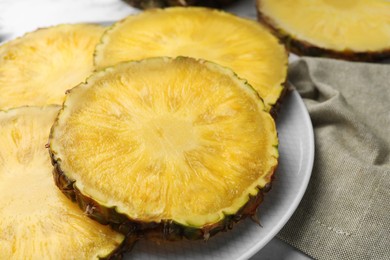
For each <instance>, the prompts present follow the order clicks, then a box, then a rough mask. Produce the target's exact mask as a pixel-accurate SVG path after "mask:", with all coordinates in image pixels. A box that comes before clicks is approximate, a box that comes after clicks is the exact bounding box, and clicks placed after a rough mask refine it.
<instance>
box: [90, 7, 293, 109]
mask: <svg viewBox="0 0 390 260" xmlns="http://www.w3.org/2000/svg"><path fill="white" fill-rule="evenodd" d="M158 56H169V57H177V56H190V57H194V58H199V59H205V60H210V61H213V62H215V63H218V64H220V65H222V66H226V67H228V68H231V69H232V70H233V71H235V72H236V73H237V74H238V76H240V77H241V78H244V79H246V80H248V82H249V84H251V85H252V86H253V88H255V89H256V90H257V91H258V93H259V94H260V96H261V97H262V98H263V100H264V103H265V104H266V109H267V110H269V109H270V108H271V107H273V106H274V105H275V104H276V103H277V101H278V100H279V97H280V96H281V94H282V91H283V89H284V88H283V83H284V82H285V80H286V75H287V53H286V51H285V49H284V47H283V46H282V45H281V44H279V42H278V40H277V38H275V37H274V36H273V35H272V34H271V33H270V32H268V30H266V29H265V28H263V27H262V26H261V25H259V24H258V23H257V22H255V21H251V20H248V19H244V18H240V17H237V16H234V15H232V14H228V13H226V12H222V11H217V10H211V9H207V8H197V7H190V8H184V7H175V8H166V9H155V10H149V11H146V12H143V13H141V14H138V15H132V16H129V17H128V18H126V19H125V20H122V21H119V22H117V23H116V24H114V25H113V26H112V28H110V29H108V30H107V31H106V32H105V34H104V36H103V38H102V42H101V43H100V44H99V45H98V46H97V48H96V53H95V65H96V66H97V67H98V68H103V67H106V66H110V65H114V64H116V63H118V62H122V61H127V60H140V59H144V58H149V57H158Z"/></svg>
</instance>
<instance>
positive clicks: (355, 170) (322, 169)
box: [278, 58, 390, 260]
mask: <svg viewBox="0 0 390 260" xmlns="http://www.w3.org/2000/svg"><path fill="white" fill-rule="evenodd" d="M289 81H290V82H291V83H292V85H293V86H295V88H296V89H297V90H298V92H299V93H300V94H301V96H302V97H303V99H304V102H305V104H306V106H307V108H308V111H309V114H310V117H311V120H312V123H313V128H314V134H315V145H316V149H315V153H316V155H315V161H314V168H313V172H312V177H311V180H310V183H309V186H308V189H307V191H306V193H305V196H304V198H303V200H302V201H301V203H300V205H299V207H298V209H297V210H296V212H295V213H294V215H293V216H292V218H291V219H290V221H289V222H288V223H287V225H286V226H285V227H284V228H283V229H282V231H281V232H280V233H279V234H278V237H279V238H280V239H282V240H284V241H286V242H287V243H289V244H291V245H292V246H294V247H296V248H298V249H299V250H301V251H303V252H305V253H306V254H308V255H309V256H311V257H313V258H316V259H338V260H339V259H353V260H360V259H362V260H363V259H364V260H366V259H386V260H388V259H390V65H388V64H387V65H386V64H366V63H356V62H355V63H352V62H345V61H336V60H331V59H321V58H303V59H300V60H298V61H296V62H294V63H292V64H291V66H290V72H289Z"/></svg>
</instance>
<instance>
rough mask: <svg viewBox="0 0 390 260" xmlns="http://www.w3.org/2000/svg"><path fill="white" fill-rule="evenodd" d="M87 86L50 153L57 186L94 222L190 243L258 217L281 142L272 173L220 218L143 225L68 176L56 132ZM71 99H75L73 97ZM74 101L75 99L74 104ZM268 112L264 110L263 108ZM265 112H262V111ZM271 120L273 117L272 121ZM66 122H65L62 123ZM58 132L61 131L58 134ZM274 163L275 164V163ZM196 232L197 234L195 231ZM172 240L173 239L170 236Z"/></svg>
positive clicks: (77, 90)
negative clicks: (169, 234)
mask: <svg viewBox="0 0 390 260" xmlns="http://www.w3.org/2000/svg"><path fill="white" fill-rule="evenodd" d="M160 59H164V60H165V61H170V60H172V59H170V58H150V59H148V60H149V61H150V60H156V61H158V60H160ZM178 59H184V60H186V59H188V60H193V59H191V58H185V57H179V58H176V60H178ZM148 60H146V61H145V60H144V61H138V62H130V63H142V62H147V61H148ZM199 62H202V63H204V64H206V65H207V66H208V67H209V68H214V69H215V70H218V71H219V72H221V73H225V74H226V75H228V76H229V77H233V76H234V73H233V72H232V71H231V70H229V69H227V68H224V69H223V68H222V67H220V66H219V65H217V64H214V63H211V62H206V61H199ZM130 63H122V64H121V65H117V66H116V67H120V66H123V67H125V66H126V64H130ZM114 69H115V68H107V69H105V70H103V71H99V72H96V73H95V75H93V76H91V77H90V78H89V79H88V80H87V83H86V84H92V82H94V81H95V78H99V77H100V76H103V75H105V74H106V73H107V72H110V71H113V70H114ZM233 78H234V80H237V83H238V84H240V85H242V84H244V85H246V89H245V90H244V89H243V90H244V91H248V93H249V92H251V93H252V94H250V95H251V96H252V95H253V96H256V98H257V99H258V101H259V102H256V104H257V105H258V106H260V107H261V106H263V105H262V102H261V99H260V97H259V96H258V95H257V93H256V91H255V90H253V89H252V88H251V87H250V86H249V85H248V84H246V82H245V81H243V80H239V79H237V78H235V77H233ZM86 84H81V85H80V86H78V87H76V88H74V89H73V90H71V91H70V92H69V93H68V96H67V98H66V101H65V103H64V107H63V109H62V110H61V111H60V114H59V116H58V117H57V120H56V122H55V123H54V126H53V128H52V131H51V135H50V141H49V145H50V149H49V152H50V154H51V158H52V163H53V165H54V168H55V170H54V174H55V182H56V184H57V186H58V187H59V188H60V189H61V190H62V191H63V192H64V193H65V194H66V195H67V196H68V197H69V198H71V199H72V200H74V201H77V202H78V204H79V206H80V207H81V208H82V209H84V210H85V209H93V210H86V211H87V213H88V214H89V215H90V216H91V217H92V218H94V219H96V220H98V221H99V222H101V223H104V224H110V225H111V226H113V227H114V228H115V229H116V230H119V231H121V232H123V233H124V234H126V233H128V232H134V230H138V231H139V230H142V233H145V232H146V233H148V234H150V235H151V236H154V235H153V234H160V235H162V236H163V237H164V238H167V236H168V235H166V234H165V235H164V234H163V233H164V232H162V233H161V232H157V230H166V228H165V229H164V228H163V227H164V225H165V226H167V225H168V226H170V225H173V227H175V228H173V229H174V230H175V232H173V233H174V235H172V237H171V238H168V239H172V240H174V239H176V238H179V237H186V238H188V239H198V238H201V237H207V236H209V235H210V234H211V235H213V234H215V233H217V231H220V230H226V229H228V228H230V227H231V225H232V223H234V222H237V221H239V220H240V219H242V218H245V217H246V216H252V215H254V214H255V209H256V208H257V206H258V205H259V204H260V203H261V201H262V197H263V193H264V191H265V190H268V189H269V186H270V182H271V179H272V176H273V174H274V172H275V169H276V166H277V157H278V151H277V140H275V142H276V143H275V145H274V146H273V148H274V149H273V156H274V159H275V164H274V166H273V167H272V168H270V169H269V172H268V173H267V174H266V175H265V176H264V177H262V178H259V179H258V180H257V181H255V182H253V183H252V184H251V185H250V187H248V188H247V189H246V191H245V192H244V194H246V195H244V196H242V197H240V199H237V200H236V201H235V204H234V205H233V206H231V207H229V208H225V209H223V210H222V211H220V212H218V213H217V214H212V215H209V216H207V215H202V216H194V217H193V218H187V219H185V220H184V219H180V218H175V219H173V220H169V219H161V220H160V221H153V220H150V221H143V220H141V219H137V218H133V217H132V216H129V215H128V214H126V211H122V209H121V207H119V206H118V205H112V204H111V205H110V203H109V202H107V200H105V199H104V198H99V196H100V195H98V194H97V193H95V192H94V191H92V192H91V190H87V189H86V188H85V187H84V185H83V184H82V182H80V181H79V180H78V181H76V180H75V179H74V177H73V176H74V173H72V172H71V170H69V171H67V172H66V169H65V172H64V168H63V165H62V161H61V155H59V154H58V153H59V151H60V150H61V148H59V147H58V144H57V143H56V142H55V141H54V140H55V138H56V135H58V134H57V133H56V128H58V127H60V126H59V125H60V124H63V122H61V123H59V120H60V119H61V118H62V117H65V118H66V117H67V116H69V113H71V112H69V111H70V109H66V107H68V106H72V104H74V103H76V104H77V103H78V102H79V101H78V100H79V99H80V101H81V96H82V94H81V93H82V92H84V91H88V87H87V85H86ZM73 95H74V97H72V98H71V96H73ZM71 99H73V101H72V103H71V101H70V100H71ZM262 109H264V107H263V108H262ZM260 110H261V109H260ZM269 118H271V117H269ZM61 120H64V119H61ZM274 131H276V129H274ZM57 132H58V131H57ZM274 159H273V160H274ZM191 230H193V231H191ZM168 237H169V236H168Z"/></svg>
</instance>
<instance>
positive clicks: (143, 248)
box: [125, 90, 314, 260]
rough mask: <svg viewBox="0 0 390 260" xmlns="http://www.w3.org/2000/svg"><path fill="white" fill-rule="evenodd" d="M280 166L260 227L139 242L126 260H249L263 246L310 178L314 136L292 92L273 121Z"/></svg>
mask: <svg viewBox="0 0 390 260" xmlns="http://www.w3.org/2000/svg"><path fill="white" fill-rule="evenodd" d="M277 127H278V133H279V140H280V145H279V152H280V161H279V167H278V171H277V172H276V174H275V179H274V182H273V185H272V189H271V191H270V192H269V193H268V194H267V195H266V196H265V198H264V203H263V204H261V205H260V208H259V211H258V215H259V219H260V222H261V224H262V227H260V226H258V225H257V224H255V223H254V222H253V221H251V220H250V219H246V220H243V221H242V222H240V223H238V224H236V225H235V226H234V228H233V230H230V231H228V232H225V233H220V234H217V235H216V236H215V237H212V238H211V239H210V240H208V241H207V242H205V241H179V242H164V243H162V244H156V243H154V242H148V241H140V242H138V243H137V244H136V245H135V247H134V249H133V250H132V251H131V252H130V253H128V254H127V255H126V256H125V259H169V260H171V259H191V260H192V259H199V260H204V259H216V260H220V259H224V260H225V259H248V258H250V257H251V256H253V255H254V254H255V253H256V252H258V251H259V250H260V249H261V248H262V247H263V246H265V245H266V244H267V243H268V242H269V241H270V240H271V239H272V238H273V237H274V236H275V235H276V234H277V233H278V232H279V230H280V229H281V228H282V227H283V226H284V225H285V224H286V222H287V220H288V219H289V218H290V217H291V215H292V214H293V212H294V211H295V209H296V208H297V206H298V204H299V202H300V201H301V199H302V196H303V194H304V192H305V190H306V187H307V184H308V182H309V179H310V175H311V170H312V166H313V160H314V135H313V128H312V124H311V121H310V118H309V115H308V112H307V110H306V108H305V106H304V104H303V102H302V99H301V98H300V96H299V94H298V93H297V92H296V91H295V90H294V91H292V92H291V93H290V95H289V96H288V97H287V98H286V100H285V102H284V103H283V106H282V110H281V112H280V114H279V117H278V121H277Z"/></svg>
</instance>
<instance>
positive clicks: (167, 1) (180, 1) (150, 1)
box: [125, 0, 237, 9]
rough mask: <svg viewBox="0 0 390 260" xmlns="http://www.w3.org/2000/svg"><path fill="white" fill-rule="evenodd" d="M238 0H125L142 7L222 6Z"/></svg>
mask: <svg viewBox="0 0 390 260" xmlns="http://www.w3.org/2000/svg"><path fill="white" fill-rule="evenodd" d="M235 1H237V0H211V1H207V0H125V2H127V3H128V4H130V5H132V6H134V7H137V8H140V9H150V8H162V7H168V6H207V7H216V8H221V7H224V6H226V5H228V4H230V3H233V2H235Z"/></svg>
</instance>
